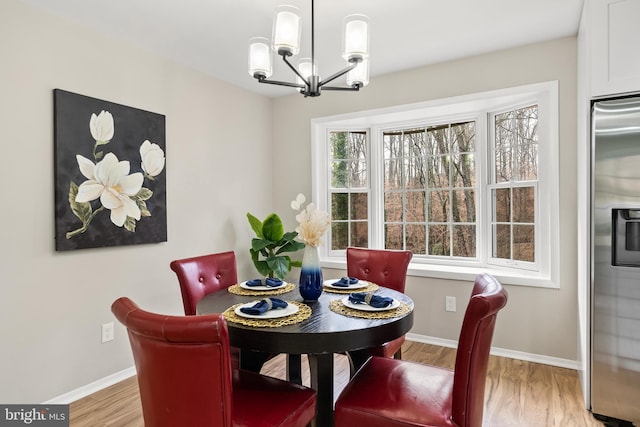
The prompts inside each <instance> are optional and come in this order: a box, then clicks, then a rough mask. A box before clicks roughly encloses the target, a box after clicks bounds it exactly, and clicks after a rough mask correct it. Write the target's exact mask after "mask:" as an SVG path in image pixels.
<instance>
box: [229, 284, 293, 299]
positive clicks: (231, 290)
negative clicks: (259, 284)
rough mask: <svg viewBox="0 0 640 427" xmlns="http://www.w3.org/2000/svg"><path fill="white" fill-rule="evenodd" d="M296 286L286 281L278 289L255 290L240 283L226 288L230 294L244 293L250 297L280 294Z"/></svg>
mask: <svg viewBox="0 0 640 427" xmlns="http://www.w3.org/2000/svg"><path fill="white" fill-rule="evenodd" d="M295 287H296V285H294V284H293V283H287V284H286V285H284V286H283V287H281V288H278V289H274V290H269V291H255V290H253V291H252V290H251V289H245V288H243V287H241V286H240V285H232V286H229V287H228V288H227V290H228V291H229V293H230V294H234V295H245V296H252V297H259V296H263V295H265V296H266V295H280V294H286V293H287V292H291V291H292V290H293V289H294V288H295Z"/></svg>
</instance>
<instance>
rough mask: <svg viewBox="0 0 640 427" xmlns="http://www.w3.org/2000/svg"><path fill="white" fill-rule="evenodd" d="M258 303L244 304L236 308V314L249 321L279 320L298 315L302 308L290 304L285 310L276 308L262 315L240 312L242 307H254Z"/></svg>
mask: <svg viewBox="0 0 640 427" xmlns="http://www.w3.org/2000/svg"><path fill="white" fill-rule="evenodd" d="M257 302H258V301H253V302H248V303H246V304H242V305H240V306H238V307H236V309H235V310H233V311H234V313H236V314H237V315H238V316H241V317H247V318H249V319H278V318H280V317H287V316H291V315H292V314H296V313H297V312H298V310H300V308H299V307H298V305H297V304H292V303H288V305H287V306H286V307H285V308H276V309H275V310H267V311H265V312H264V313H262V314H247V313H243V312H242V311H240V309H241V308H242V307H253V305H254V304H255V303H257Z"/></svg>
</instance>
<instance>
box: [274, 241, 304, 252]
mask: <svg viewBox="0 0 640 427" xmlns="http://www.w3.org/2000/svg"><path fill="white" fill-rule="evenodd" d="M304 246H305V244H304V243H302V242H297V241H295V240H291V241H289V242H286V243H285V244H284V245H282V246H281V247H280V249H278V250H277V251H276V255H278V254H281V253H283V252H296V251H299V250H300V249H302V248H304Z"/></svg>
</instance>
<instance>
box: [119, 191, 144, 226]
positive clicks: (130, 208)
mask: <svg viewBox="0 0 640 427" xmlns="http://www.w3.org/2000/svg"><path fill="white" fill-rule="evenodd" d="M120 201H121V202H122V205H123V206H124V213H125V214H126V215H127V216H130V217H131V218H135V219H136V220H139V219H140V208H139V207H138V204H137V203H136V202H135V201H133V200H132V199H130V198H129V197H127V196H124V195H123V196H120Z"/></svg>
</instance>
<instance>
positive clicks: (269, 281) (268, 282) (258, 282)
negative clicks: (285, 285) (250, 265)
mask: <svg viewBox="0 0 640 427" xmlns="http://www.w3.org/2000/svg"><path fill="white" fill-rule="evenodd" d="M246 284H247V286H269V287H272V288H273V287H276V286H280V285H282V280H280V279H278V278H276V277H267V278H266V279H265V282H264V283H262V279H253V280H247V282H246Z"/></svg>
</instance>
